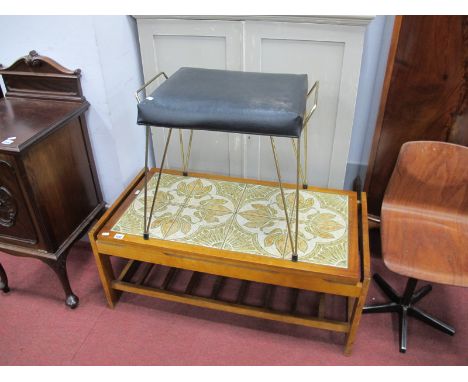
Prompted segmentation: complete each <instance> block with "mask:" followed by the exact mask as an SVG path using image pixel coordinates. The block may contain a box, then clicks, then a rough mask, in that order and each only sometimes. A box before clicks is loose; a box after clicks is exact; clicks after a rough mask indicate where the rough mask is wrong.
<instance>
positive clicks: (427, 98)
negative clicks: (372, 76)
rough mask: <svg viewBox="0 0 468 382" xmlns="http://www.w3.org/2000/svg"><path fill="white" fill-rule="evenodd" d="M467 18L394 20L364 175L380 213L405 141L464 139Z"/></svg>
mask: <svg viewBox="0 0 468 382" xmlns="http://www.w3.org/2000/svg"><path fill="white" fill-rule="evenodd" d="M467 18H468V17H467V16H403V17H397V19H396V20H395V30H394V36H393V41H392V47H391V48H390V54H389V61H388V67H387V74H386V79H385V83H384V89H383V93H382V101H381V108H380V115H379V118H378V120H377V126H376V130H375V133H374V141H373V147H372V152H371V156H370V158H369V168H368V172H367V177H366V186H365V189H366V191H367V193H368V205H369V213H371V214H375V215H379V214H380V207H381V204H382V200H383V195H384V192H385V189H386V187H387V184H388V181H389V179H390V176H391V174H392V171H393V168H394V166H395V163H396V159H397V157H398V153H399V151H400V148H401V146H402V144H403V143H405V142H408V141H416V140H433V141H449V142H453V143H458V144H462V145H467V144H468V114H467V111H468V110H467V109H468V108H467V97H466V94H467V90H466V89H467V72H468V60H467V57H468V22H467Z"/></svg>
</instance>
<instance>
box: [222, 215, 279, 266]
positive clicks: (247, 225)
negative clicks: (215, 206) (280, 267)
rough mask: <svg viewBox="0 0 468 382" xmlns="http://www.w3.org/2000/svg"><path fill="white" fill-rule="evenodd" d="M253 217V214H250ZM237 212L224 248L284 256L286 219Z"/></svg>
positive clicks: (254, 253) (255, 253)
mask: <svg viewBox="0 0 468 382" xmlns="http://www.w3.org/2000/svg"><path fill="white" fill-rule="evenodd" d="M250 217H253V216H249V218H250ZM249 218H247V219H246V218H244V217H243V216H242V215H240V214H237V215H235V217H234V220H233V223H232V225H231V228H230V230H229V232H228V234H227V237H226V240H225V242H224V245H223V249H227V250H230V251H236V252H244V253H250V254H253V255H261V256H269V257H277V258H281V257H283V252H284V248H285V244H286V241H285V240H286V237H287V236H286V235H287V228H286V220H285V219H269V218H268V217H264V216H260V215H258V216H255V217H254V219H249Z"/></svg>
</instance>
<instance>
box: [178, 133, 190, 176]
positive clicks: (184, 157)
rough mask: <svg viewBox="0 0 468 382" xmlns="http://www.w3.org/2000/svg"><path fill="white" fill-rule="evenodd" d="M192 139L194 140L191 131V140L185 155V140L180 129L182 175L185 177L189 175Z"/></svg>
mask: <svg viewBox="0 0 468 382" xmlns="http://www.w3.org/2000/svg"><path fill="white" fill-rule="evenodd" d="M192 138H193V130H190V138H189V144H188V149H187V154H185V150H184V139H183V137H182V129H179V144H180V156H181V158H182V173H183V175H184V176H187V175H188V165H189V161H190V153H191V152H192Z"/></svg>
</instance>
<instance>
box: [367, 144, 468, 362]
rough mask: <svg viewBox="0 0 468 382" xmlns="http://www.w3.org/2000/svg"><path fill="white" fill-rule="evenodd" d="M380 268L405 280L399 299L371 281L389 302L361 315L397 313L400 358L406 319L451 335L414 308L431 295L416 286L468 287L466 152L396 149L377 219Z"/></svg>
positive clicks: (439, 147) (441, 147)
mask: <svg viewBox="0 0 468 382" xmlns="http://www.w3.org/2000/svg"><path fill="white" fill-rule="evenodd" d="M381 239H382V256H383V260H384V262H385V265H386V266H387V267H388V268H389V269H390V270H392V271H393V272H396V273H398V274H401V275H403V276H406V277H408V278H409V279H408V282H407V285H406V289H405V292H404V294H403V296H401V297H400V296H398V295H397V293H396V292H395V291H394V290H393V288H392V287H391V286H390V285H388V284H387V282H385V280H384V279H383V278H382V277H380V276H379V275H378V274H375V275H374V280H375V281H376V282H377V284H378V285H379V287H380V288H381V289H382V290H383V292H384V293H385V294H386V295H387V296H388V297H389V298H390V300H391V302H389V303H387V304H379V305H374V306H367V307H365V308H364V313H383V312H397V313H398V314H399V316H400V352H402V353H404V352H405V351H406V343H407V325H408V315H410V316H413V317H415V318H417V319H419V320H421V321H423V322H425V323H427V324H429V325H431V326H433V327H435V328H436V329H439V330H441V331H443V332H445V333H447V334H450V335H454V334H455V330H454V329H453V328H452V327H451V326H450V325H448V324H446V323H444V322H442V321H440V320H438V319H437V318H434V317H432V316H430V315H429V314H427V313H425V312H424V311H422V310H421V309H419V308H417V307H416V306H415V304H416V303H417V302H418V301H420V300H421V299H422V298H423V297H424V296H426V295H427V294H428V293H429V292H430V291H431V290H432V287H431V286H430V285H426V286H424V287H422V288H421V289H419V290H418V291H416V284H417V282H418V280H425V281H430V282H435V283H440V284H448V285H456V286H464V287H466V286H468V250H467V248H468V147H464V146H458V145H454V144H450V143H444V142H408V143H406V144H404V145H403V146H402V147H401V150H400V154H399V156H398V161H397V164H396V166H395V169H394V170H393V174H392V177H391V179H390V182H389V184H388V187H387V190H386V193H385V196H384V201H383V204H382V213H381Z"/></svg>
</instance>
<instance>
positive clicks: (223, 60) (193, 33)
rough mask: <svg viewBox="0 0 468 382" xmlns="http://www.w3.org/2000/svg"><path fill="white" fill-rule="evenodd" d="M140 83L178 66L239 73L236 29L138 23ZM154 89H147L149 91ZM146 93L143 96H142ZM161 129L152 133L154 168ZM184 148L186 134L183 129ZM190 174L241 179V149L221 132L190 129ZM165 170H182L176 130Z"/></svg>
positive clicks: (198, 23) (218, 24) (217, 24)
mask: <svg viewBox="0 0 468 382" xmlns="http://www.w3.org/2000/svg"><path fill="white" fill-rule="evenodd" d="M138 23H139V24H138V26H139V32H140V44H141V46H142V49H141V50H142V59H143V72H144V76H145V81H148V80H149V79H150V78H152V77H153V76H154V75H155V74H157V73H159V72H161V71H164V72H165V73H166V74H167V75H168V76H170V75H172V74H173V73H174V72H175V71H176V70H177V69H179V68H180V67H184V66H191V67H202V68H209V69H227V70H242V56H243V54H242V45H241V42H242V26H241V24H239V23H236V22H229V21H203V20H144V19H143V20H138ZM152 89H154V88H150V90H149V91H152ZM147 94H148V93H147ZM167 133H168V130H167V129H161V128H158V127H154V128H153V129H152V137H153V147H154V151H155V158H156V164H157V165H158V166H159V164H160V163H161V158H162V153H163V149H164V142H165V139H166V138H167ZM183 136H184V142H185V147H187V145H188V141H189V139H188V138H189V132H188V131H184V132H183ZM192 146H193V150H192V155H191V157H190V163H189V169H190V170H191V171H198V172H209V173H215V174H230V175H234V176H241V175H242V174H241V164H242V146H241V145H240V144H239V138H238V137H235V136H234V135H229V134H227V133H217V132H206V131H196V132H194V136H193V143H192ZM167 167H168V168H179V169H180V168H182V161H181V156H180V143H179V131H178V130H177V129H174V130H173V134H172V138H171V143H170V145H169V152H168V157H167Z"/></svg>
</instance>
